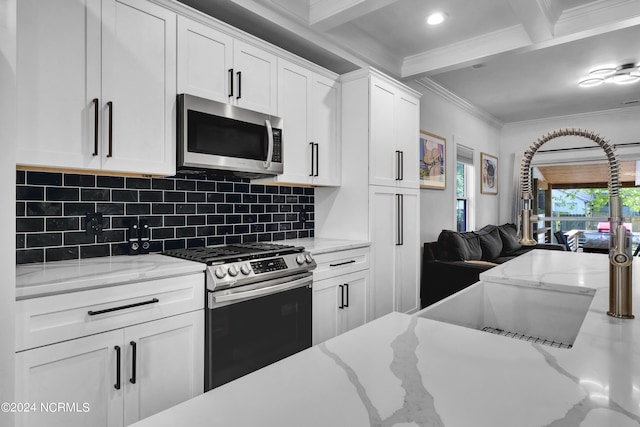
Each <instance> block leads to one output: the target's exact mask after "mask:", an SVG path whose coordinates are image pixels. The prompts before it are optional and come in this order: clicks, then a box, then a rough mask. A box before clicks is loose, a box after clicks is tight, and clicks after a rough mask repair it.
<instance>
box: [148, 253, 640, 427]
mask: <svg viewBox="0 0 640 427" xmlns="http://www.w3.org/2000/svg"><path fill="white" fill-rule="evenodd" d="M634 267H635V269H636V271H640V270H639V268H640V259H635V260H634ZM483 278H484V279H485V280H492V281H493V280H498V281H503V282H505V281H508V280H511V281H512V283H516V282H517V283H518V284H520V285H525V286H536V284H537V283H546V284H554V281H555V284H557V285H560V286H569V285H571V286H584V287H589V288H592V289H596V295H595V297H594V299H593V302H592V304H591V306H590V308H589V311H588V313H587V316H586V318H585V321H584V323H583V325H582V328H581V330H580V333H579V334H578V337H577V339H576V341H575V343H574V345H573V348H571V349H558V348H551V347H547V346H542V345H539V344H532V343H527V342H524V341H518V340H514V339H511V338H505V337H501V336H496V335H492V334H488V333H485V332H481V331H477V330H474V329H468V328H464V327H460V326H456V325H451V324H447V323H442V322H438V321H435V320H430V319H426V318H422V317H419V316H409V315H405V314H399V313H392V314H389V315H387V316H384V317H382V318H380V319H377V320H375V321H373V322H370V323H367V324H365V325H364V326H361V327H359V328H356V329H354V330H351V331H349V332H347V333H345V334H342V335H340V336H337V337H335V338H333V339H331V340H329V341H326V342H325V343H323V344H320V345H317V346H314V347H312V348H310V349H307V350H305V351H303V352H300V353H298V354H296V355H293V356H291V357H289V358H287V359H284V360H281V361H279V362H277V363H274V364H273V365H270V366H267V367H266V368H263V369H261V370H259V371H256V372H254V373H252V374H249V375H247V376H245V377H242V378H240V379H238V380H236V381H233V382H231V383H228V384H226V385H224V386H222V387H219V388H216V389H214V390H211V391H209V392H208V393H205V394H203V395H201V396H198V397H196V398H194V399H192V400H190V401H187V402H184V403H182V404H180V405H177V406H175V407H173V408H170V409H168V410H166V411H164V412H161V413H159V414H156V415H154V416H151V417H149V418H147V419H144V420H142V421H140V422H138V423H136V424H135V427H152V426H153V427H164V426H175V425H188V426H190V427H204V426H234V427H236V426H258V425H259V426H278V427H282V426H305V427H309V426H322V427H326V426H349V427H357V426H370V425H376V426H392V425H396V426H400V425H402V426H427V425H428V426H447V427H469V426H474V427H480V426H487V427H501V426H504V427H516V426H555V427H564V426H583V427H596V426H597V427H603V426H616V427H627V426H636V427H637V426H640V319H635V320H618V319H613V318H611V317H609V316H607V315H606V314H605V313H606V310H607V307H608V258H607V256H606V255H602V254H582V253H570V252H565V253H562V252H552V251H532V252H530V253H529V254H526V255H523V256H521V257H518V258H516V259H515V260H514V261H510V262H508V263H506V264H502V265H501V266H499V267H496V268H495V269H492V270H489V271H487V273H486V274H484V277H483ZM639 283H640V273H637V274H636V275H635V280H634V297H635V300H636V302H637V304H636V305H639V304H640V292H639V287H638V284H639ZM636 315H638V313H636ZM639 317H640V316H639Z"/></svg>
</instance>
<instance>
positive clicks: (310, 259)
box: [304, 254, 313, 264]
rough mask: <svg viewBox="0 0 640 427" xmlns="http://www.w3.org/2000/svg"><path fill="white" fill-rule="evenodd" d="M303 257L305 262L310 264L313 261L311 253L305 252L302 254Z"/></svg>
mask: <svg viewBox="0 0 640 427" xmlns="http://www.w3.org/2000/svg"><path fill="white" fill-rule="evenodd" d="M304 259H305V260H306V261H307V264H311V263H312V262H313V257H312V256H311V254H306V255H305V256H304Z"/></svg>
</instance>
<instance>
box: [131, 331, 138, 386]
mask: <svg viewBox="0 0 640 427" xmlns="http://www.w3.org/2000/svg"><path fill="white" fill-rule="evenodd" d="M129 345H131V378H129V382H130V383H131V384H135V383H136V349H137V348H138V346H137V345H136V342H135V341H130V342H129Z"/></svg>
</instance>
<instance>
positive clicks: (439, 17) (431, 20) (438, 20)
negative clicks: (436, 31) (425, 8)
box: [425, 12, 447, 25]
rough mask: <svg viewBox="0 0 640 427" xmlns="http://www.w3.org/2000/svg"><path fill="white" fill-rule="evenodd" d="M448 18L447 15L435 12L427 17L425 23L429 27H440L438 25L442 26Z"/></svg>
mask: <svg viewBox="0 0 640 427" xmlns="http://www.w3.org/2000/svg"><path fill="white" fill-rule="evenodd" d="M446 17H447V15H445V14H444V13H442V12H435V13H432V14H431V15H429V16H427V19H426V21H425V22H426V23H427V24H429V25H438V24H442V23H443V22H444V20H445V19H446Z"/></svg>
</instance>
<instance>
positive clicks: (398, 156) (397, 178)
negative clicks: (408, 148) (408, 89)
mask: <svg viewBox="0 0 640 427" xmlns="http://www.w3.org/2000/svg"><path fill="white" fill-rule="evenodd" d="M399 180H400V151H398V150H396V181H399Z"/></svg>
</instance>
